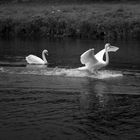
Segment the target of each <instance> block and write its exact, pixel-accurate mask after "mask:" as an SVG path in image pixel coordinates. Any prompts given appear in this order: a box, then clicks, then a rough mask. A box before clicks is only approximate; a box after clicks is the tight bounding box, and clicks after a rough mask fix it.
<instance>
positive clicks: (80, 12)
mask: <svg viewBox="0 0 140 140" xmlns="http://www.w3.org/2000/svg"><path fill="white" fill-rule="evenodd" d="M0 9H1V10H0V37H21V38H23V37H24V38H29V37H30V38H34V37H35V38H50V37H78V38H93V39H128V38H137V39H139V38H140V18H139V15H140V10H139V5H129V4H128V5H125V7H124V6H123V5H122V4H121V5H119V4H114V5H113V4H111V5H109V4H108V5H106V4H103V5H101V4H93V5H56V6H52V5H49V6H48V5H0ZM134 9H135V10H134ZM3 15H4V16H3Z"/></svg>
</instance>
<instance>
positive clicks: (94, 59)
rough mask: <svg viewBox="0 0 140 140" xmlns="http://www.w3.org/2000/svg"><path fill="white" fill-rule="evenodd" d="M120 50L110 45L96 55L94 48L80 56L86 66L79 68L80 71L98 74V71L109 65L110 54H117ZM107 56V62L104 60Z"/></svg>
mask: <svg viewBox="0 0 140 140" xmlns="http://www.w3.org/2000/svg"><path fill="white" fill-rule="evenodd" d="M118 49H119V48H118V47H115V46H111V45H110V44H109V43H107V44H106V45H105V48H104V49H103V50H101V51H100V52H98V53H97V54H96V55H94V48H93V49H89V50H87V51H86V52H85V53H83V54H82V55H81V56H80V61H81V63H82V64H84V65H85V66H83V67H79V68H78V70H89V71H90V72H96V71H97V70H98V69H101V68H102V67H105V66H106V65H108V63H109V55H108V52H116V51H117V50H118ZM104 54H105V56H106V60H105V61H104V60H103V56H104Z"/></svg>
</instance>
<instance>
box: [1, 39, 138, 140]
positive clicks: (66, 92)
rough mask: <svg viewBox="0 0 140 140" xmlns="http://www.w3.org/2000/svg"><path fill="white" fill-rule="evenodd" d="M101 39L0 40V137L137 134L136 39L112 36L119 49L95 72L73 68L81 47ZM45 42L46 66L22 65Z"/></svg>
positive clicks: (108, 139) (98, 45) (84, 139)
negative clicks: (116, 39) (47, 64)
mask: <svg viewBox="0 0 140 140" xmlns="http://www.w3.org/2000/svg"><path fill="white" fill-rule="evenodd" d="M103 45H104V42H101V41H91V40H61V41H60V40H59V41H58V40H57V41H27V40H26V41H21V40H15V41H4V40H3V41H0V46H1V47H0V52H1V53H0V140H9V139H14V140H25V139H27V140H32V139H33V140H40V139H41V140H98V139H100V140H118V139H119V140H139V139H140V133H139V132H140V67H139V66H140V56H139V52H140V46H139V42H136V41H133V42H114V44H113V45H116V46H119V47H120V49H119V51H118V52H116V53H111V54H110V59H111V61H110V64H109V66H107V67H106V68H105V69H103V70H101V71H99V73H98V74H97V75H95V74H89V73H86V72H84V73H83V72H81V71H77V70H76V69H75V68H77V67H79V66H81V64H80V61H79V56H80V55H81V53H83V52H84V51H85V50H87V49H89V48H92V47H94V48H95V50H97V51H98V50H100V49H102V48H103ZM45 48H47V49H48V50H49V56H48V61H49V67H48V68H47V67H46V66H43V67H42V66H31V65H26V61H25V56H27V55H28V54H31V53H32V54H35V55H38V56H41V51H42V50H43V49H45ZM124 54H125V55H124Z"/></svg>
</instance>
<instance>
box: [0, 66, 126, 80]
mask: <svg viewBox="0 0 140 140" xmlns="http://www.w3.org/2000/svg"><path fill="white" fill-rule="evenodd" d="M0 72H6V73H11V74H33V75H47V76H64V77H88V78H96V79H105V78H112V77H120V76H123V74H122V73H121V72H120V71H113V70H100V71H98V72H97V73H90V72H89V71H86V70H78V69H65V68H57V67H56V68H47V67H35V66H33V67H19V68H17V67H16V68H13V67H1V68H0Z"/></svg>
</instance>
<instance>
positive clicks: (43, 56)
mask: <svg viewBox="0 0 140 140" xmlns="http://www.w3.org/2000/svg"><path fill="white" fill-rule="evenodd" d="M42 58H43V61H44V62H45V64H46V63H48V62H47V59H46V57H45V52H44V51H43V52H42Z"/></svg>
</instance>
